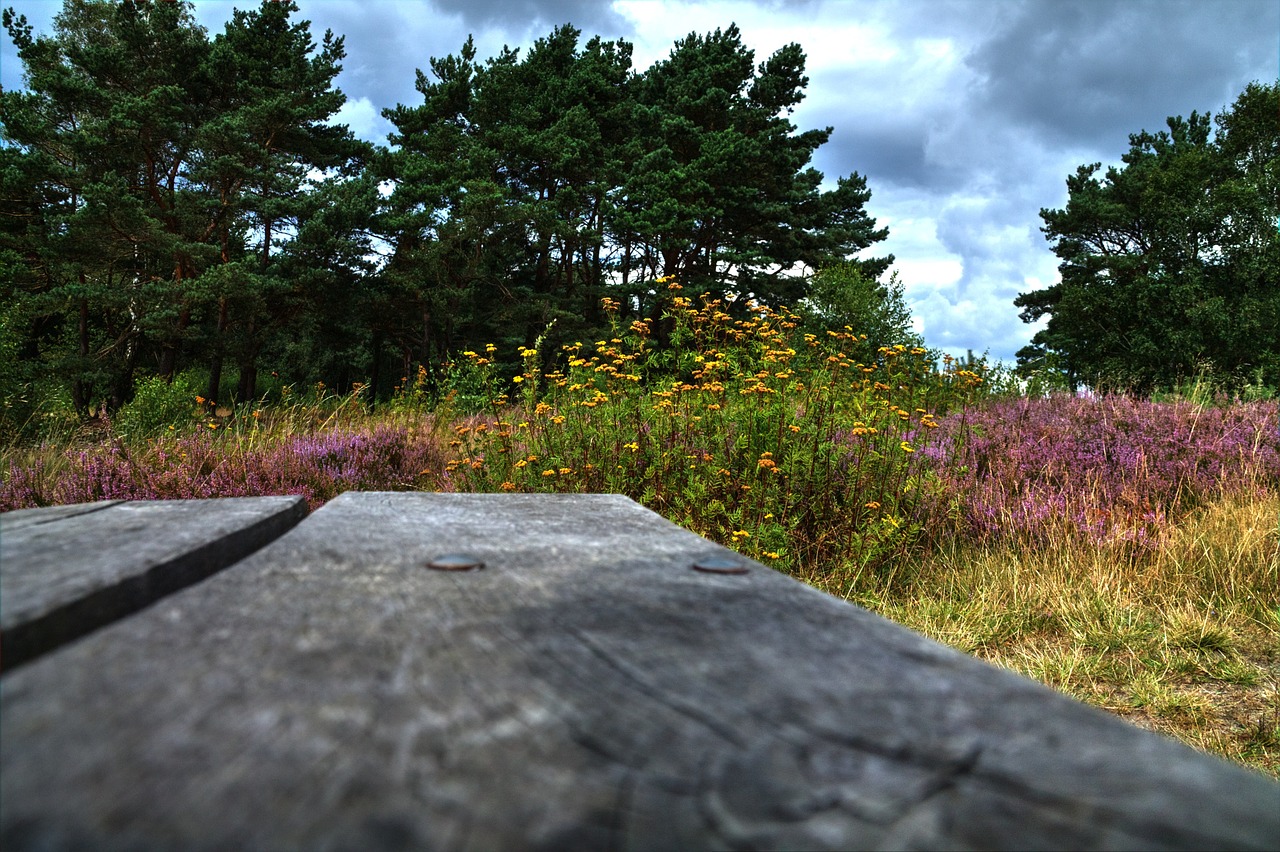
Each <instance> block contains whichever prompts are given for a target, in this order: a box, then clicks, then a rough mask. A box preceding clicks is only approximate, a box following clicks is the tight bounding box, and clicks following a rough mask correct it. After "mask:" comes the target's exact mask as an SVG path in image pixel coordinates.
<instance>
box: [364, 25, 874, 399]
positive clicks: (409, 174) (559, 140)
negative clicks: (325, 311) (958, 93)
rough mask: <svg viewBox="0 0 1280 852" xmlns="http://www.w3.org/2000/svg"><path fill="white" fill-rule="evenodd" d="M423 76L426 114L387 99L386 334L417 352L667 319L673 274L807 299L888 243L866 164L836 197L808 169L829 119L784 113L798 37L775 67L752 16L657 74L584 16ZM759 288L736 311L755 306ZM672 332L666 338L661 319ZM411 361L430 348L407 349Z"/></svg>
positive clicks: (690, 42) (563, 337) (796, 64)
mask: <svg viewBox="0 0 1280 852" xmlns="http://www.w3.org/2000/svg"><path fill="white" fill-rule="evenodd" d="M431 71H432V75H431V77H430V78H429V77H428V76H427V75H426V74H423V73H421V72H419V76H418V90H419V91H420V92H421V93H422V95H423V102H422V103H421V104H420V105H418V106H404V105H400V106H397V107H396V108H395V109H392V110H388V111H386V113H385V114H386V115H387V117H388V118H389V119H390V120H391V121H392V122H393V123H394V124H395V126H396V128H397V131H396V133H394V134H393V135H392V137H391V142H392V144H393V145H395V146H397V147H396V149H394V150H393V151H392V152H391V153H389V154H387V155H386V156H385V157H384V158H383V159H382V161H381V163H380V166H379V172H380V176H381V177H383V178H385V179H388V180H392V181H394V182H395V192H394V194H393V195H392V196H391V199H390V203H389V205H388V210H387V212H386V214H385V216H384V219H383V224H384V229H385V232H386V234H387V236H388V239H389V240H390V241H391V242H392V243H393V244H394V247H395V251H394V256H393V257H392V259H391V262H390V264H389V265H388V267H387V269H386V271H385V274H384V279H385V282H384V286H385V288H386V290H385V293H386V296H385V298H386V299H387V303H388V304H389V305H392V306H395V308H396V309H395V310H393V311H391V312H390V316H391V317H392V319H391V320H390V321H388V322H387V323H386V324H385V326H384V327H383V328H381V329H379V334H381V335H382V338H383V339H385V340H387V341H388V342H393V343H394V345H396V346H397V347H398V348H399V349H400V350H401V351H402V352H404V353H406V357H405V369H406V375H407V370H408V367H409V362H410V361H411V360H415V359H420V360H430V359H433V358H434V359H439V358H440V357H441V356H442V354H443V353H444V352H446V351H450V350H456V349H459V348H465V347H468V346H470V347H473V348H474V347H476V346H478V345H480V344H481V343H485V342H490V341H495V342H499V343H501V344H504V348H505V349H507V350H510V349H511V348H513V347H514V346H517V345H520V346H530V345H532V344H533V342H534V340H535V339H537V338H538V337H539V336H540V335H544V334H545V333H546V332H547V330H548V329H551V330H552V331H551V336H550V338H548V339H549V340H550V341H551V342H559V341H574V340H585V339H590V338H592V337H594V336H599V334H601V333H602V330H603V329H604V328H605V318H604V316H603V314H602V312H601V310H600V304H601V299H602V297H606V296H608V297H610V298H612V299H614V300H615V301H617V302H618V303H619V304H620V306H621V311H622V314H623V316H626V317H631V318H639V317H646V316H647V317H650V318H653V319H659V318H660V317H661V316H662V314H663V312H664V311H665V310H666V308H667V306H668V303H667V299H668V293H667V291H666V289H665V287H664V286H662V285H659V284H657V283H656V282H657V279H659V278H661V277H666V276H674V277H676V278H677V279H678V280H680V282H681V283H682V284H683V285H684V286H685V287H686V289H688V290H689V291H691V292H698V293H701V292H711V293H725V292H732V293H734V294H737V295H739V296H750V297H753V298H754V299H756V300H758V301H762V302H766V303H769V304H780V303H788V302H796V301H798V300H799V299H800V298H802V297H803V296H804V294H805V292H806V287H807V283H808V281H809V273H811V272H812V270H813V269H816V268H818V267H820V266H825V265H828V264H830V263H834V262H853V263H855V264H856V265H858V266H859V267H860V268H861V269H862V270H863V272H864V273H865V274H866V275H867V276H868V277H869V278H876V277H878V276H879V275H880V274H881V273H883V272H884V270H885V269H886V268H887V267H888V265H889V264H890V262H891V261H892V258H881V259H872V260H862V261H850V258H851V257H852V256H853V255H855V254H857V253H858V252H860V251H862V250H863V249H866V248H867V247H869V246H871V245H873V244H874V243H875V242H877V241H879V240H882V239H884V238H885V236H886V235H887V231H886V230H884V229H879V230H877V229H876V228H875V222H874V220H873V219H871V218H870V217H869V216H868V215H867V214H866V212H865V210H864V209H863V205H864V204H865V203H866V201H867V200H868V199H869V198H870V193H869V192H868V191H867V189H866V183H865V181H864V180H863V179H862V178H861V177H860V176H858V175H857V174H853V175H851V176H849V177H847V178H842V179H841V180H840V181H839V182H838V185H837V188H836V189H834V190H832V191H830V192H821V191H820V190H819V188H818V187H819V184H820V182H821V180H822V175H821V173H819V172H818V171H816V170H814V169H812V168H810V167H809V162H810V159H811V158H812V155H813V152H814V151H815V150H816V149H817V148H818V146H820V145H821V144H822V143H823V142H825V141H826V140H827V138H828V136H829V135H830V129H826V130H815V131H808V132H804V133H796V132H795V131H796V128H795V126H794V125H793V124H792V123H791V122H790V121H789V120H788V118H787V115H788V114H789V113H790V112H791V110H792V109H793V108H794V106H795V105H796V104H797V103H799V101H800V100H801V98H802V97H803V90H804V87H805V85H807V83H808V78H806V77H805V76H804V54H803V52H802V51H801V50H800V47H799V46H798V45H794V44H792V45H788V46H787V47H784V48H782V49H781V50H779V51H778V52H777V53H775V54H774V55H773V56H772V57H770V58H769V59H768V60H766V61H765V62H763V63H761V64H760V65H759V66H758V67H756V66H755V63H754V56H753V54H752V51H750V50H749V49H747V48H746V47H745V46H744V45H743V44H742V41H741V38H740V36H739V33H738V30H737V28H736V27H730V28H729V29H728V30H725V31H720V30H717V31H716V32H715V33H712V34H709V35H706V36H699V35H690V36H689V37H688V38H686V39H683V40H681V41H679V42H677V43H676V45H675V47H674V48H673V50H672V51H671V54H670V56H669V57H668V58H667V59H666V60H664V61H662V62H659V63H657V64H655V65H654V66H652V67H651V68H649V69H648V70H646V71H643V72H641V73H635V72H633V71H632V69H631V45H629V44H627V43H626V42H624V41H617V42H605V41H602V40H601V39H599V38H595V39H592V40H590V41H588V42H587V43H586V44H585V45H581V44H580V43H579V32H578V31H577V30H576V29H574V28H573V27H571V26H563V27H559V28H557V29H556V30H555V31H554V32H553V33H551V35H549V36H547V37H546V38H543V39H539V40H538V41H537V42H535V43H534V45H533V46H532V47H531V48H530V49H529V51H528V52H527V53H526V54H524V55H523V56H522V55H521V54H520V53H519V52H517V51H513V50H505V51H504V52H503V53H502V54H501V55H499V56H497V57H495V58H493V59H490V60H488V61H487V62H480V61H478V60H477V58H476V52H475V47H474V44H473V43H472V42H471V41H470V40H469V41H468V42H467V43H466V44H465V45H463V48H462V50H461V51H460V52H459V53H458V54H456V55H454V56H448V57H445V58H443V59H433V60H432V61H431ZM746 301H747V300H746V299H741V300H738V301H737V303H738V304H743V305H745V304H746ZM658 333H659V336H660V337H661V335H662V333H663V331H662V329H659V332H658ZM408 353H413V358H410V357H409V355H408Z"/></svg>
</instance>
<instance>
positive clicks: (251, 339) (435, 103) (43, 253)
mask: <svg viewBox="0 0 1280 852" xmlns="http://www.w3.org/2000/svg"><path fill="white" fill-rule="evenodd" d="M297 12H298V7H297V5H296V4H295V3H294V2H263V3H262V4H261V5H260V6H259V7H257V8H256V9H252V10H250V11H243V10H236V11H234V12H233V14H232V17H231V20H229V21H228V22H227V23H226V25H225V27H224V28H223V31H222V32H220V33H217V34H214V35H212V36H211V34H210V33H208V32H206V31H205V30H204V29H203V28H202V27H200V26H199V25H198V24H197V23H196V21H195V18H194V15H193V13H192V7H191V5H190V3H177V2H175V3H156V2H143V0H125V2H102V1H101V0H64V4H63V10H62V12H61V14H60V15H58V16H57V18H56V19H55V23H54V28H53V32H52V33H51V34H48V35H40V36H36V35H34V34H33V32H32V30H31V28H30V27H29V26H28V25H27V24H26V22H25V20H24V19H23V18H22V17H20V16H18V15H17V14H16V13H15V12H14V11H13V10H9V11H7V12H5V14H4V25H5V27H6V29H7V30H8V32H9V37H10V38H11V39H12V40H13V42H14V44H15V45H16V46H17V48H18V51H19V55H20V57H21V59H22V62H23V65H24V68H25V71H26V80H27V87H26V90H24V91H8V92H2V93H0V120H2V121H3V126H2V128H0V214H2V215H0V287H2V288H3V292H2V294H0V295H2V296H3V314H2V315H0V323H2V327H3V330H4V333H5V342H4V344H3V346H2V347H0V356H3V357H4V359H5V363H4V364H3V365H0V404H2V405H3V412H0V416H3V418H4V422H3V424H0V430H3V431H4V434H5V435H13V434H16V432H17V431H19V429H20V427H21V425H22V424H23V423H27V422H29V421H31V420H32V418H33V417H34V416H35V415H36V413H37V412H38V411H39V410H41V406H42V405H44V402H42V401H46V400H50V399H69V400H70V404H71V405H70V407H72V408H74V410H75V411H76V412H77V413H78V414H79V415H80V416H82V417H84V416H88V415H90V414H91V413H96V412H98V411H100V410H102V409H103V408H104V407H105V408H106V409H107V410H109V411H118V410H119V409H120V408H121V407H122V406H124V405H126V404H127V403H129V401H130V399H131V398H132V397H133V396H134V394H135V388H134V383H135V377H139V376H158V377H160V379H161V380H163V381H173V380H174V377H175V376H178V375H180V374H185V375H189V376H196V375H198V376H200V377H201V382H202V383H203V384H202V386H201V387H198V388H196V389H195V390H196V391H198V392H200V393H201V395H202V396H204V397H205V398H206V399H207V400H209V401H210V402H211V403H218V404H223V403H226V402H227V401H228V398H229V397H234V398H236V399H238V400H240V401H242V402H243V401H247V400H248V399H250V398H254V397H256V396H257V395H258V393H259V391H260V390H261V388H262V384H263V383H260V382H259V375H258V374H259V370H260V369H261V370H262V371H263V374H264V377H265V375H266V373H267V372H268V371H269V372H270V374H271V379H272V381H271V383H270V384H271V385H272V386H273V387H274V386H281V385H284V384H288V383H305V384H307V385H313V384H314V383H316V382H323V383H324V384H325V386H328V387H333V388H335V389H338V390H342V391H345V390H346V389H347V388H349V387H351V385H352V384H353V383H356V382H366V383H368V385H370V386H371V392H370V393H369V396H368V398H369V399H370V401H374V400H377V399H379V398H381V399H386V398H387V397H388V396H389V395H390V392H391V391H392V388H393V386H397V385H402V384H403V383H404V382H408V381H410V380H412V381H413V382H414V383H415V387H416V386H419V385H421V386H422V387H423V388H429V389H430V391H431V392H432V393H437V394H438V393H442V392H444V391H446V390H447V389H448V387H447V385H448V382H449V375H448V371H447V368H445V365H447V364H448V363H449V362H450V358H451V353H456V352H458V351H460V350H463V349H466V348H468V347H469V348H473V349H474V348H479V347H481V346H483V345H484V344H487V343H496V344H499V346H500V347H501V351H503V352H508V353H510V352H513V351H516V350H517V349H518V347H521V346H524V347H534V346H536V347H537V348H539V350H540V351H542V352H544V353H545V354H548V355H549V356H550V357H555V353H558V352H559V351H560V349H559V344H561V343H564V342H571V341H577V340H588V339H594V338H595V337H598V336H599V335H600V334H601V333H602V332H603V331H605V330H606V329H607V328H608V319H607V317H606V315H605V313H604V311H603V309H602V304H604V303H605V300H606V298H607V299H608V300H609V302H608V303H609V304H615V305H617V306H618V310H619V312H620V315H621V316H622V317H623V318H625V319H626V320H627V321H628V322H630V321H635V320H639V319H644V318H648V319H651V320H654V321H655V326H654V328H655V331H654V342H655V344H656V345H658V346H663V345H667V344H669V343H670V341H669V340H668V339H667V338H668V335H669V333H670V330H671V327H672V325H671V323H670V322H669V317H668V320H664V316H666V315H668V313H669V311H670V308H671V304H672V303H671V299H672V291H669V290H668V287H667V283H668V282H665V281H664V282H661V283H659V280H658V279H660V278H663V277H667V276H675V277H676V278H678V279H679V280H680V281H681V282H682V283H683V284H684V286H685V287H686V288H687V289H688V290H689V291H691V292H696V293H701V292H703V291H710V292H712V293H717V294H732V296H733V298H730V299H727V300H726V304H728V305H731V306H732V307H731V308H730V310H732V311H735V312H742V311H744V310H746V306H747V305H748V304H749V303H751V302H757V303H764V304H770V305H778V304H784V303H799V302H800V301H801V300H802V299H803V297H804V296H805V295H806V294H807V293H808V288H809V285H810V281H811V278H812V274H813V270H815V269H820V268H824V267H834V266H839V268H841V269H845V270H846V271H847V272H848V275H849V276H852V277H850V278H849V280H850V281H853V280H855V279H856V281H857V282H860V283H859V286H860V287H863V289H865V290H866V293H865V294H864V295H868V297H870V295H869V294H878V295H875V296H874V299H873V301H874V300H876V299H880V300H882V307H883V308H884V309H885V311H887V313H885V314H883V315H878V319H877V321H878V320H880V319H883V320H886V321H888V322H889V324H890V325H891V326H895V327H897V326H901V327H902V328H905V326H903V325H902V323H901V322H900V320H901V317H898V316H897V314H895V313H894V312H895V311H898V310H899V309H901V310H905V306H904V305H903V303H902V301H901V291H900V289H898V290H894V289H893V288H894V286H895V285H892V284H890V285H888V289H885V288H884V287H883V286H882V285H880V284H878V283H876V282H877V281H878V279H879V278H880V277H881V276H882V274H883V273H884V272H885V270H886V269H887V267H888V266H889V264H890V262H891V260H892V258H878V259H876V258H873V259H865V258H864V259H858V260H854V259H853V258H854V257H855V256H857V255H859V254H860V253H862V252H864V250H865V249H867V248H869V247H870V246H872V245H874V244H875V243H876V242H878V241H880V240H883V239H884V238H885V236H886V235H887V231H886V230H885V229H877V228H876V227H875V222H874V220H873V219H871V218H870V217H869V216H868V215H867V213H866V211H865V209H864V205H865V204H866V203H867V201H868V200H869V198H870V192H869V191H868V190H867V188H866V183H865V181H864V180H863V179H862V178H861V177H860V176H859V175H857V174H856V173H854V174H852V175H850V176H848V177H845V178H841V179H840V180H839V181H838V182H837V185H836V187H835V189H833V190H831V191H827V192H823V191H822V190H821V189H820V188H819V187H820V184H821V182H822V175H821V174H820V173H819V172H817V171H816V170H815V169H813V168H811V167H810V161H811V159H812V156H813V153H814V151H815V150H816V149H817V148H818V147H819V146H820V145H822V144H823V143H824V142H825V141H826V140H827V138H828V136H829V135H830V129H829V128H828V129H825V130H811V131H806V132H799V131H797V128H796V127H795V126H794V125H793V124H792V123H791V121H790V120H789V118H788V116H789V115H790V113H791V111H792V110H793V108H794V107H795V105H796V104H798V103H799V102H800V100H801V99H802V97H803V94H804V88H805V86H806V85H807V84H808V79H807V77H805V75H804V65H805V57H804V54H803V52H802V51H801V49H800V47H799V46H798V45H795V44H792V45H788V46H786V47H784V48H782V49H781V50H779V51H777V52H776V53H775V54H774V55H773V56H771V57H769V58H767V59H766V60H765V61H764V62H762V63H759V64H758V65H757V64H756V62H755V57H754V55H753V53H752V51H750V50H748V49H747V48H746V47H745V46H744V45H743V43H742V40H741V38H740V35H739V33H738V30H737V28H736V27H732V26H731V27H729V28H728V29H727V30H723V31H721V30H717V31H716V32H714V33H711V34H707V35H705V36H700V35H690V36H689V37H688V38H686V39H683V40H681V41H679V42H677V43H676V45H675V47H674V48H673V50H672V51H671V54H670V56H669V57H668V58H667V59H666V60H664V61H662V62H659V63H657V64H656V65H654V66H653V67H651V68H649V69H648V70H646V71H643V72H641V73H637V72H636V71H634V70H633V68H632V60H631V55H632V48H631V45H630V44H628V43H626V42H624V41H613V42H610V41H605V40H603V39H600V38H593V39H591V40H589V41H587V42H586V43H585V44H584V43H582V42H581V40H580V33H579V31H578V30H577V29H575V28H573V27H572V26H568V25H566V26H562V27H559V28H557V29H555V30H554V31H553V32H552V33H551V34H549V35H548V36H546V37H545V38H542V39H539V40H537V41H536V42H535V43H534V44H533V45H532V46H531V47H530V48H529V49H528V51H527V52H523V53H522V52H520V51H516V50H509V49H507V50H504V51H503V52H502V53H501V54H500V55H499V56H497V57H494V58H492V59H489V60H485V61H481V60H479V59H478V58H477V56H476V51H475V48H474V45H473V43H472V42H471V41H470V40H468V41H467V43H466V44H465V45H463V47H462V50H461V51H460V52H459V53H458V54H457V55H455V56H448V57H444V58H442V59H432V60H431V63H430V67H431V74H430V76H428V75H426V74H423V73H421V72H419V74H418V80H417V88H418V90H419V92H420V93H421V94H422V98H423V99H422V102H421V103H420V104H418V105H417V106H403V105H401V106H397V107H396V108H394V109H391V110H388V111H386V115H387V116H388V118H390V119H391V121H392V122H393V123H394V125H395V128H396V131H395V133H393V134H392V136H391V138H390V142H391V145H392V147H391V148H389V149H388V148H377V149H374V148H373V147H372V146H368V145H366V144H364V143H361V142H358V141H357V140H355V139H354V138H353V137H352V135H351V133H350V132H349V130H348V129H347V128H346V127H343V126H335V125H333V124H332V123H331V122H332V121H333V117H334V115H335V114H336V113H337V112H338V110H339V109H340V108H341V106H342V104H343V102H344V96H343V94H342V92H341V91H339V90H338V89H337V88H335V86H334V80H335V79H336V76H337V74H338V72H339V70H340V65H339V63H340V62H341V60H342V58H343V55H344V51H343V40H342V39H341V38H339V37H335V36H334V35H333V34H332V33H325V34H324V36H323V38H322V39H321V40H320V42H319V43H318V44H317V43H316V42H315V41H314V40H313V39H312V37H311V34H310V26H309V23H308V22H306V21H297V20H295V15H296V13H297ZM380 187H381V188H382V189H383V190H384V191H385V190H386V189H387V188H388V187H390V188H391V193H390V195H389V197H384V196H383V195H381V194H380V193H379V188H380ZM379 256H381V259H380V257H379ZM384 261H385V262H384ZM833 274H834V273H833ZM840 274H844V273H840ZM828 289H829V288H828ZM824 292H825V291H824ZM895 294H896V295H895ZM823 298H826V297H825V296H824V297H823ZM833 298H834V297H833ZM894 298H896V299H897V301H896V302H895V301H894ZM884 299H887V300H888V301H883V300H884ZM838 301H839V300H838V299H836V301H834V302H831V303H830V304H828V305H826V306H825V307H823V308H822V310H823V311H828V312H832V311H833V312H834V313H831V316H832V317H836V318H840V317H842V318H843V320H842V321H847V322H849V323H862V322H864V321H866V322H871V321H872V320H871V319H870V318H869V317H870V316H871V314H868V311H869V310H870V311H871V313H872V314H874V313H875V311H874V309H873V308H871V307H869V306H868V305H869V303H868V304H861V303H860V306H859V307H857V308H856V309H854V308H850V307H849V306H848V305H844V306H840V305H838V304H837V303H838ZM895 324H896V325H895ZM864 330H866V331H867V333H868V334H869V336H870V337H872V338H874V339H879V338H880V337H884V341H885V342H886V343H887V342H891V340H892V341H896V340H898V339H899V338H898V337H892V335H893V334H896V333H897V332H896V331H894V330H893V329H888V330H884V333H883V334H882V333H881V331H880V330H877V331H875V332H874V333H872V330H871V329H870V327H868V328H867V329H864ZM885 335H889V336H885ZM419 367H423V369H422V370H421V371H419V369H418V368H419ZM502 367H503V371H504V374H505V375H506V376H508V377H509V376H511V375H512V374H513V373H514V372H515V369H516V365H515V364H514V363H509V364H504V365H502ZM397 380H400V381H397ZM147 392H148V393H150V394H152V395H153V396H154V392H155V387H154V382H153V383H151V384H149V385H148V386H147ZM183 392H184V393H185V392H186V390H185V389H184V390H183ZM424 392H425V391H424ZM149 404H150V403H148V405H149Z"/></svg>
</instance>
